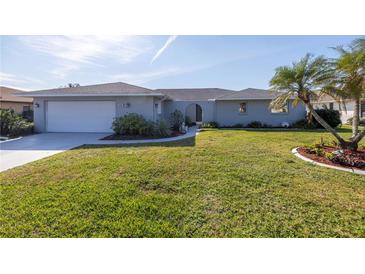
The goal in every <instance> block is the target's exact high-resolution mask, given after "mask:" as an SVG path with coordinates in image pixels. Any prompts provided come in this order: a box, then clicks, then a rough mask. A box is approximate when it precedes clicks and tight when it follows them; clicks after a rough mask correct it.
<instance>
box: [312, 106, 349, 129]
mask: <svg viewBox="0 0 365 274" xmlns="http://www.w3.org/2000/svg"><path fill="white" fill-rule="evenodd" d="M323 105H325V106H326V107H327V108H330V103H329V102H323V103H314V104H313V107H314V108H315V109H321V108H323ZM354 107H355V103H354V101H351V102H346V110H344V108H343V106H342V107H341V108H340V105H339V104H338V103H336V102H333V109H335V110H338V111H339V112H340V114H341V121H342V123H344V124H345V123H347V120H348V119H350V118H352V117H353V116H354Z"/></svg>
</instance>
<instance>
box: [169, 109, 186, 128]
mask: <svg viewBox="0 0 365 274" xmlns="http://www.w3.org/2000/svg"><path fill="white" fill-rule="evenodd" d="M183 123H184V115H183V114H182V112H181V111H180V110H175V111H174V112H173V113H171V115H170V124H171V128H172V129H173V130H180V128H181V126H182V124H183Z"/></svg>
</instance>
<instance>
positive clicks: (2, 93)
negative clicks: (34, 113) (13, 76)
mask: <svg viewBox="0 0 365 274" xmlns="http://www.w3.org/2000/svg"><path fill="white" fill-rule="evenodd" d="M19 92H23V91H22V90H19V89H14V88H8V87H3V86H0V101H2V102H19V103H31V102H33V99H31V98H23V97H19V96H16V95H15V94H16V93H19Z"/></svg>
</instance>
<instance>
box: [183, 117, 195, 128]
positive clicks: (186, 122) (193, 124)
mask: <svg viewBox="0 0 365 274" xmlns="http://www.w3.org/2000/svg"><path fill="white" fill-rule="evenodd" d="M185 125H187V126H188V127H191V126H195V125H196V123H194V122H193V121H191V118H190V117H189V116H185Z"/></svg>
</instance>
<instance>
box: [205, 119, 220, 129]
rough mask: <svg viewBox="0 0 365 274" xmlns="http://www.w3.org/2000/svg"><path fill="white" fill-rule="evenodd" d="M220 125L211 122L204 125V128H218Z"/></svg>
mask: <svg viewBox="0 0 365 274" xmlns="http://www.w3.org/2000/svg"><path fill="white" fill-rule="evenodd" d="M218 127H219V124H218V123H217V122H215V121H210V122H206V123H203V124H202V128H218Z"/></svg>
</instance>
